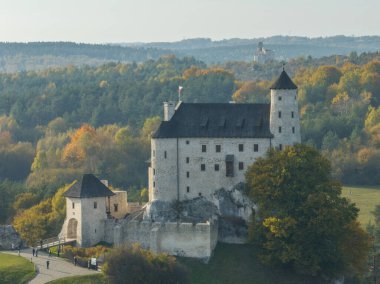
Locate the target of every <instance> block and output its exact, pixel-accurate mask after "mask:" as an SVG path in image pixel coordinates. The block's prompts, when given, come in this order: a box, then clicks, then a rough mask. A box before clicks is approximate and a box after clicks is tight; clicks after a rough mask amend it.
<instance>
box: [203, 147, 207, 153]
mask: <svg viewBox="0 0 380 284" xmlns="http://www.w3.org/2000/svg"><path fill="white" fill-rule="evenodd" d="M202 152H203V153H205V152H207V145H202Z"/></svg>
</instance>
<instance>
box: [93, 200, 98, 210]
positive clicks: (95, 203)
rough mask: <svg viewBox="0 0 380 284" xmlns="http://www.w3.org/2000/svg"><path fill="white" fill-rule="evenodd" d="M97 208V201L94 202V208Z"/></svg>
mask: <svg viewBox="0 0 380 284" xmlns="http://www.w3.org/2000/svg"><path fill="white" fill-rule="evenodd" d="M96 208H98V202H96V201H95V202H94V209H96Z"/></svg>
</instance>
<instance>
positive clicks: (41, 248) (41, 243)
mask: <svg viewBox="0 0 380 284" xmlns="http://www.w3.org/2000/svg"><path fill="white" fill-rule="evenodd" d="M42 244H43V242H42V240H40V245H41V249H42Z"/></svg>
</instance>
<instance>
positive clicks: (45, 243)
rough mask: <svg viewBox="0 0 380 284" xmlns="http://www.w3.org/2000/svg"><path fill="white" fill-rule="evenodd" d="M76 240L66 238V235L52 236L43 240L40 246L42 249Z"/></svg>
mask: <svg viewBox="0 0 380 284" xmlns="http://www.w3.org/2000/svg"><path fill="white" fill-rule="evenodd" d="M74 241H76V239H66V238H65V237H52V238H49V239H45V240H41V241H40V245H39V247H40V249H43V248H50V247H54V246H59V245H64V244H68V243H72V242H74Z"/></svg>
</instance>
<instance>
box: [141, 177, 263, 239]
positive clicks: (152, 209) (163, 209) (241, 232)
mask: <svg viewBox="0 0 380 284" xmlns="http://www.w3.org/2000/svg"><path fill="white" fill-rule="evenodd" d="M244 187H245V185H244V184H243V183H240V184H238V185H236V186H235V187H233V188H231V189H224V188H221V189H219V190H217V191H215V193H214V194H213V195H212V196H211V198H210V199H207V198H205V197H196V198H193V199H189V200H184V201H181V202H177V201H172V202H166V201H159V200H156V201H153V202H151V203H150V204H148V206H147V210H146V212H145V216H144V219H146V220H148V219H149V220H152V221H154V222H175V221H180V222H192V223H200V222H206V221H208V220H210V219H213V220H218V224H219V225H218V228H219V229H218V230H219V232H218V240H219V241H221V242H227V243H244V242H245V241H246V240H247V236H248V222H249V221H250V218H251V216H252V214H254V212H255V210H257V207H256V205H255V204H254V203H253V202H252V200H251V199H250V198H249V197H248V196H247V195H246V194H245V192H244Z"/></svg>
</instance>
